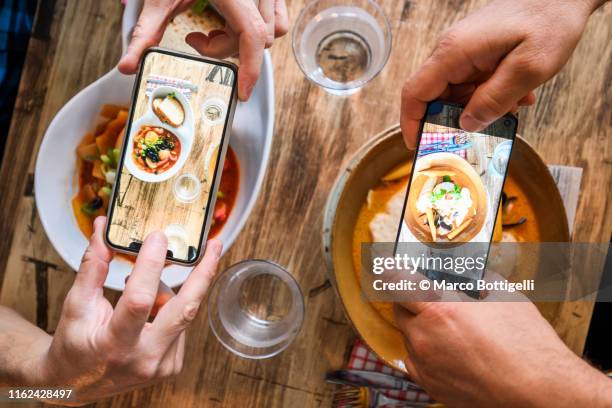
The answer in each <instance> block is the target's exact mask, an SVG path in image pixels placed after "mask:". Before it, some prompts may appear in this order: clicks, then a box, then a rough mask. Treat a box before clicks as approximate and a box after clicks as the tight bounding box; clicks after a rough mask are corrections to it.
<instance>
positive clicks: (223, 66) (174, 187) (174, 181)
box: [105, 48, 237, 265]
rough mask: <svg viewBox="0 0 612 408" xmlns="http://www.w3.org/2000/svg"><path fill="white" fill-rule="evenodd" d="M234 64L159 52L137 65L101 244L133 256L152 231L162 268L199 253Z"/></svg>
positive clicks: (231, 97) (231, 105) (230, 104)
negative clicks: (162, 251)
mask: <svg viewBox="0 0 612 408" xmlns="http://www.w3.org/2000/svg"><path fill="white" fill-rule="evenodd" d="M236 78H237V68H236V66H235V65H234V64H231V63H229V62H225V61H218V60H214V59H210V58H204V57H200V56H195V55H190V54H183V53H179V52H175V51H170V50H165V49H161V48H151V49H149V50H147V51H146V52H145V53H144V56H143V58H142V61H141V64H140V68H139V72H138V75H137V77H136V82H135V84H134V91H133V93H132V104H131V107H130V113H129V117H128V121H127V125H126V129H125V134H124V136H123V138H124V140H123V147H122V153H121V158H120V161H119V166H118V170H117V176H116V182H115V186H114V189H113V194H112V197H111V201H110V205H109V210H108V222H107V227H106V233H105V239H106V242H107V244H108V245H109V246H110V247H112V248H114V249H115V250H117V251H119V252H123V253H127V254H137V253H138V251H139V250H140V247H141V245H142V242H143V240H144V239H145V238H146V236H147V235H148V234H149V233H150V232H152V231H160V230H161V231H164V232H165V234H166V236H167V238H168V253H167V254H166V258H167V259H168V261H170V262H173V263H177V264H181V265H193V264H195V263H196V262H197V261H198V260H199V259H200V258H201V256H202V255H203V253H204V244H205V239H206V237H207V235H208V230H209V228H210V222H211V216H212V213H213V209H214V206H215V198H216V191H217V188H218V186H219V180H220V178H221V169H223V162H224V158H225V154H226V151H227V147H228V142H229V134H228V133H229V131H230V128H231V123H232V119H233V116H234V109H235V106H236Z"/></svg>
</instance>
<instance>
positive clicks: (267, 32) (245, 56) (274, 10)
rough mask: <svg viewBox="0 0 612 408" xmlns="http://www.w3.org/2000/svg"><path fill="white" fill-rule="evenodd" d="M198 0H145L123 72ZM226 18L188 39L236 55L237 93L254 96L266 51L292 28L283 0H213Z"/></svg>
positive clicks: (200, 47) (210, 52)
mask: <svg viewBox="0 0 612 408" xmlns="http://www.w3.org/2000/svg"><path fill="white" fill-rule="evenodd" d="M193 3H194V0H178V1H177V0H145V4H144V7H143V9H142V13H141V14H140V17H139V19H138V23H137V24H136V27H135V29H134V33H133V35H132V40H131V42H130V45H129V47H128V51H127V53H126V55H125V56H124V57H123V58H122V59H121V61H119V66H118V67H119V70H120V71H121V72H123V73H125V74H132V73H134V72H136V69H137V67H138V63H139V61H140V57H141V56H142V53H143V52H144V50H145V49H147V48H149V47H152V46H154V45H157V44H159V42H160V41H161V39H162V36H163V34H164V30H165V29H166V26H167V25H168V22H169V21H170V19H171V18H172V17H173V16H174V15H176V14H178V13H180V12H182V11H184V10H186V9H187V8H189V7H190V6H191V5H192V4H193ZM210 3H211V4H212V5H213V6H214V7H215V8H216V9H217V11H218V12H219V13H220V14H221V15H222V16H223V18H224V19H225V22H226V24H225V28H224V29H223V30H212V31H211V32H210V33H208V35H207V34H204V33H202V32H192V33H189V34H188V35H187V37H186V38H185V40H186V41H187V43H188V44H189V45H191V46H192V47H193V48H194V49H195V50H196V51H198V52H199V53H201V54H203V55H207V56H209V57H213V58H227V57H230V56H233V55H236V54H238V56H239V60H240V67H239V69H238V97H239V98H240V99H241V100H243V101H245V100H247V99H248V98H249V96H250V95H251V92H252V90H253V87H254V86H255V82H257V78H258V77H259V73H260V71H261V63H262V60H263V51H264V49H265V48H268V47H270V46H272V43H273V42H274V39H275V38H277V37H281V36H283V35H285V34H286V33H287V31H288V30H289V19H288V16H287V7H286V5H285V1H284V0H255V1H254V0H211V1H210Z"/></svg>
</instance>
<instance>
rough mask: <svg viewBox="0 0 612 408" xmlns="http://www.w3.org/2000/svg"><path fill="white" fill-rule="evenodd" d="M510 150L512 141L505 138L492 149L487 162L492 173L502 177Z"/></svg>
mask: <svg viewBox="0 0 612 408" xmlns="http://www.w3.org/2000/svg"><path fill="white" fill-rule="evenodd" d="M511 151H512V141H511V140H506V141H504V142H501V143H500V144H498V145H497V147H495V150H493V157H492V159H491V162H490V163H489V170H490V171H491V173H492V174H495V175H496V176H498V177H504V176H505V175H506V168H507V167H508V162H509V161H510V152H511Z"/></svg>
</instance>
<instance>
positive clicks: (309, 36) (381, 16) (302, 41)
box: [292, 0, 392, 95]
mask: <svg viewBox="0 0 612 408" xmlns="http://www.w3.org/2000/svg"><path fill="white" fill-rule="evenodd" d="M391 37H392V36H391V26H390V24H389V20H388V19H387V17H386V16H385V13H384V12H383V10H382V9H381V8H380V6H379V5H378V4H376V3H375V2H374V1H372V0H315V1H313V2H311V3H309V4H307V5H306V7H304V9H303V10H302V12H301V13H300V15H299V16H298V18H297V22H296V23H295V28H294V29H293V40H292V42H293V53H294V55H295V59H296V60H297V63H298V65H299V66H300V69H301V70H302V72H304V75H306V77H307V78H308V79H309V80H310V81H312V82H314V83H315V84H317V85H319V86H321V87H322V88H323V89H325V90H326V91H328V92H330V93H332V94H336V95H350V94H352V93H355V92H357V91H358V90H359V89H360V88H361V87H362V86H364V85H365V84H366V83H368V82H369V81H370V80H372V79H373V78H374V77H375V76H376V75H378V73H379V72H380V71H381V70H382V69H383V67H384V66H385V64H386V63H387V60H388V59H389V54H390V52H391Z"/></svg>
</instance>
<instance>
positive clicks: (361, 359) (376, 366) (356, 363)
mask: <svg viewBox="0 0 612 408" xmlns="http://www.w3.org/2000/svg"><path fill="white" fill-rule="evenodd" d="M348 368H349V369H351V370H364V371H376V372H379V373H383V374H388V375H392V376H394V377H398V378H405V379H408V380H410V378H409V377H408V376H407V375H406V374H404V373H402V372H401V371H398V370H395V369H393V368H391V367H389V366H387V365H385V363H383V362H382V361H381V360H379V359H378V357H376V355H375V354H374V353H373V352H372V351H371V350H370V349H369V348H368V346H366V345H365V343H364V342H363V341H361V340H359V339H358V340H356V341H355V344H354V345H353V350H352V351H351V356H350V358H349V362H348ZM378 390H379V391H380V392H381V393H382V394H384V395H386V396H387V397H389V398H394V399H397V400H401V401H422V402H433V400H432V399H431V398H429V395H427V393H426V392H425V391H400V390H382V389H378Z"/></svg>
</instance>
